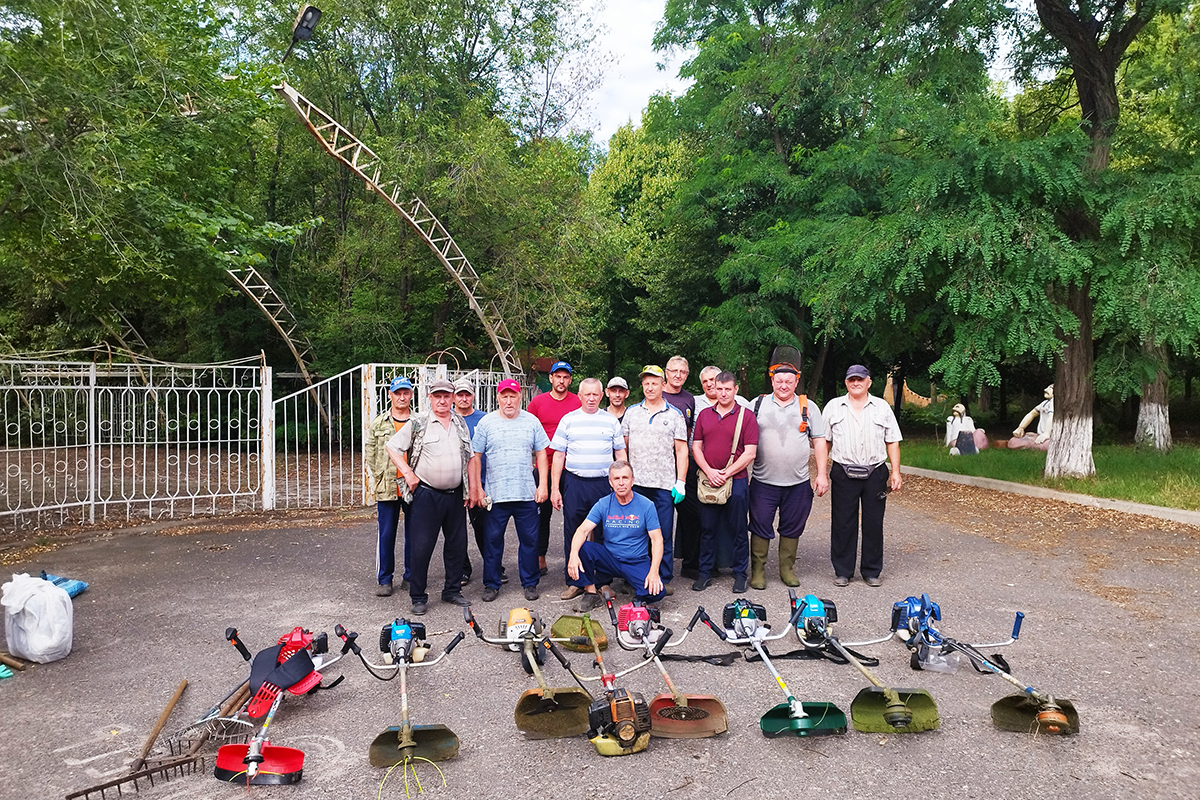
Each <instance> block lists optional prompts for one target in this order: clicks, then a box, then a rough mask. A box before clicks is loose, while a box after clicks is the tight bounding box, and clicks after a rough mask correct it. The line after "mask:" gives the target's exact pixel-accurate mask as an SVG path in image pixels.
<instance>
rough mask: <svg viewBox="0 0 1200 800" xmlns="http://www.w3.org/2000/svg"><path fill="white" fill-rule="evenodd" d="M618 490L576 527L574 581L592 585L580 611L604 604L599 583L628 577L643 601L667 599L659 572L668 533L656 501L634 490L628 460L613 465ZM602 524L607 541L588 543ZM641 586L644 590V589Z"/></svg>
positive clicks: (571, 561)
mask: <svg viewBox="0 0 1200 800" xmlns="http://www.w3.org/2000/svg"><path fill="white" fill-rule="evenodd" d="M608 485H609V486H611V487H612V493H611V494H609V495H608V496H606V497H602V498H600V500H599V501H598V502H597V503H596V504H595V505H594V506H592V510H591V511H589V512H588V515H587V519H585V520H584V521H583V524H581V525H580V526H579V527H578V528H576V529H575V536H574V537H573V538H572V539H571V555H570V558H568V560H567V574H568V575H570V576H571V580H572V581H577V582H579V583H582V584H584V585H585V586H586V594H584V595H583V596H582V597H580V598H579V602H578V603H577V604H576V606H575V610H576V611H590V610H591V609H593V608H595V607H596V606H598V605H599V604H600V595H599V594H597V593H596V585H597V584H599V585H601V586H607V585H608V584H609V583H611V582H612V580H613V578H615V577H618V576H619V577H622V578H624V579H625V580H626V581H628V582H629V585H630V586H633V587H635V588H634V594H635V596H636V597H637V599H638V600H642V601H643V602H647V603H651V602H657V601H658V600H661V599H662V597H663V583H662V578H661V577H660V576H659V564H660V563H661V562H662V555H663V537H662V528H661V527H660V526H659V522H658V512H657V511H656V510H655V508H654V503H652V502H650V501H649V500H647V499H646V498H645V497H642V496H641V495H640V494H636V493H634V491H633V467H631V466H629V462H628V461H614V462H613V463H612V465H611V466H609V468H608ZM597 525H599V526H600V528H601V530H602V531H603V533H604V543H603V544H597V543H596V542H592V541H588V537H589V535H590V534H591V532H592V531H593V530H594V529H595V528H596V526H597ZM638 587H640V588H638Z"/></svg>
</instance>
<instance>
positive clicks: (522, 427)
mask: <svg viewBox="0 0 1200 800" xmlns="http://www.w3.org/2000/svg"><path fill="white" fill-rule="evenodd" d="M549 446H550V439H549V438H548V437H547V436H546V430H545V429H544V428H543V427H542V423H540V422H538V418H537V417H535V416H534V415H533V414H530V413H529V412H528V411H520V412H518V413H517V416H516V417H514V418H513V419H507V418H505V416H504V415H503V414H501V413H500V412H499V411H493V412H492V413H490V414H488V415H486V416H484V418H483V419H482V420H480V422H479V424H478V425H476V426H475V435H474V436H472V437H471V447H472V448H473V449H474V450H475V452H476V453H480V454H482V455H483V457H485V458H486V459H487V472H485V473H484V484H485V485H486V486H487V488H488V494H489V495H490V496H491V498H492V502H493V503H513V502H517V501H521V500H532V499H533V493H534V491H535V490H536V489H537V484H536V483H534V480H533V470H532V468H531V465H532V463H533V455H534V453H536V452H537V451H538V450H545V449H546V448H547V447H549ZM547 469H549V467H548V466H547Z"/></svg>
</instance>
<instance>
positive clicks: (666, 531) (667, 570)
mask: <svg viewBox="0 0 1200 800" xmlns="http://www.w3.org/2000/svg"><path fill="white" fill-rule="evenodd" d="M633 490H634V491H635V492H637V493H638V494H640V495H641V496H642V497H644V498H646V499H647V500H649V501H650V502H651V503H654V510H655V511H656V512H658V526H659V527H660V528H662V539H663V556H662V563H661V564H659V566H658V576H659V577H660V578H662V582H663V583H664V584H666V583H670V582H671V577H672V576H673V575H674V574H675V569H674V568H675V547H674V544H673V540H674V538H675V501H674V500H673V499H671V490H670V489H650V488H647V487H645V486H634V487H633Z"/></svg>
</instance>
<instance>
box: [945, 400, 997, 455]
mask: <svg viewBox="0 0 1200 800" xmlns="http://www.w3.org/2000/svg"><path fill="white" fill-rule="evenodd" d="M945 443H946V445H947V446H949V448H950V455H952V456H958V455H963V456H973V455H975V454H976V453H978V452H979V451H980V450H983V449H984V448H986V447H987V434H986V433H985V432H984V431H983V430H981V429H979V428H976V427H975V421H974V420H973V419H971V418H970V417H969V416H967V407H966V406H964V405H963V404H962V403H958V404H956V405H955V406H954V408H952V409H951V415H950V416H949V417H946V442H945Z"/></svg>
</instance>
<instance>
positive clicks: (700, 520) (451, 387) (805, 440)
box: [368, 356, 902, 615]
mask: <svg viewBox="0 0 1200 800" xmlns="http://www.w3.org/2000/svg"><path fill="white" fill-rule="evenodd" d="M688 375H689V367H688V363H687V360H686V359H684V358H683V357H681V356H675V357H673V358H672V359H670V360H669V361H668V362H667V365H666V369H665V370H664V369H663V368H661V367H658V366H656V365H647V366H646V367H644V368H643V369H642V371H641V373H640V375H639V378H640V381H641V389H642V398H643V399H642V400H641V402H638V403H635V404H633V405H631V406H626V400H627V399H628V397H629V385H628V383H627V382H626V381H625V380H624V379H623V378H620V377H616V378H613V379H611V380H610V381H609V382H608V384H607V386H605V385H604V384H602V383H601V382H600V381H599V380H597V379H595V378H585V379H583V380H582V381H580V383H579V385H578V393H577V394H576V393H574V392H572V391H571V390H570V387H571V383H572V381H573V379H574V374H573V369H572V367H571V365H570V364H568V363H567V362H565V361H559V362H556V363H554V364H553V365H552V366H551V369H550V374H549V380H550V390H549V391H547V392H543V393H542V394H539V395H537V396H536V397H535V398H533V400H532V401H531V402H530V403H529V405H528V408H527V409H522V408H521V387H520V385H519V384H518V383H517V381H515V380H513V379H506V380H504V381H501V382H500V384H499V385H498V386H497V390H496V391H497V405H498V408H497V410H496V411H493V412H491V413H490V414H483V413H482V412H481V411H478V410H476V409H475V408H474V389H473V387H472V386H471V384H470V383H469V382H466V381H459V382H457V383H453V384H452V383H450V382H449V381H446V380H436V381H434V382H433V383H431V384H430V386H429V408H428V410H427V411H426V412H424V413H421V414H413V413H412V412H411V403H412V385H411V383H410V382H409V380H408V379H407V378H403V377H400V378H396V379H394V380H393V381H392V382H391V384H390V385H389V396H390V399H391V404H390V407H389V408H388V409H387V410H386V411H384V412H383V413H382V414H380V415H379V416H378V417H376V419H375V420H373V422H372V425H371V442H370V446H369V453H368V456H369V457H368V464H369V467H370V469H371V472H372V475H373V478H374V487H375V495H376V500H377V504H378V507H379V537H378V547H377V558H376V567H377V578H378V589H377V593H378V594H380V595H385V596H386V595H390V594H391V593H392V583H393V579H394V572H395V563H394V550H395V540H396V531H397V529H398V522H399V519H400V517H401V516H403V518H404V525H405V529H404V551H403V552H404V574H403V583H402V588H403V587H404V586H407V588H408V591H409V595H410V597H411V599H412V605H413V613H414V614H415V615H421V614H424V613H426V611H427V609H428V602H429V596H428V592H427V582H428V581H427V575H428V568H429V562H430V560H431V557H432V554H433V551H434V549H435V545H436V543H437V539H438V536H439V533H440V534H441V536H442V537H443V539H444V542H443V547H442V552H443V562H444V567H445V583H444V585H443V588H442V594H441V598H442V600H443V601H444V602H447V603H453V604H457V605H467V604H468V603H469V601H468V600H467V599H466V598H464V597H463V594H462V586H464V585H465V584H467V583H468V582H470V580H471V577H472V572H473V570H472V567H471V563H470V560H469V557H468V555H467V545H466V542H467V536H466V528H467V521H468V519H469V520H470V524H471V526H472V528H473V529H474V533H475V541H476V544H477V546H478V548H479V552H480V554H481V556H482V563H483V567H482V580H483V595H482V599H483V600H484V601H485V602H490V601H493V600H495V599H496V598H497V597H498V596H499V593H500V590H501V585H502V584H503V583H505V582H506V581H507V575H506V574H505V573H504V569H503V566H502V561H503V555H504V539H505V530H506V529H507V527H508V523H509V520H512V522H513V526H514V527H515V529H516V534H517V565H518V572H519V576H520V580H521V585H522V587H523V589H524V596H525V598H526V599H527V600H536V599H538V597H539V596H540V592H539V588H538V587H539V583H540V579H541V578H542V577H544V576H545V575H546V574H547V573H548V571H549V569H548V566H547V562H546V555H547V553H548V552H549V545H550V538H551V536H550V529H551V519H552V515H553V513H554V511H555V510H558V511H561V513H562V517H563V532H564V536H563V555H564V560H565V570H564V575H563V580H564V582H565V584H566V588H565V589H564V590H563V592H562V595H561V596H562V598H563V599H572V598H576V605H575V608H576V609H577V610H581V611H583V610H589V609H591V608H594V607H596V606H597V605H598V604H599V603H600V602H601V601H602V599H603V596H604V593H607V592H609V591H610V590H609V589H608V586H609V585H610V584H611V583H612V582H613V581H614V580H616V579H623V580H624V581H625V582H626V583H627V584H628V586H629V589H630V590H631V591H632V592H633V594H634V595H635V597H636V598H637V599H640V600H643V601H645V602H648V603H654V602H657V601H659V600H661V599H662V598H663V597H664V596H665V595H668V594H672V593H673V591H674V590H673V587H672V586H671V583H672V580H673V578H674V577H675V575H676V569H675V560H676V559H679V560H680V562H681V564H680V568H679V571H678V574H680V575H681V576H684V577H687V578H689V579H691V580H692V581H693V582H692V589H693V590H695V591H703V590H704V589H706V588H707V587H708V586H709V585H710V584H711V579H712V576H713V574H714V573H715V572H716V570H717V569H719V568H723V567H727V568H729V569H730V570H731V571H732V574H733V579H734V583H733V590H734V592H735V593H742V592H745V591H746V590H747V587H748V586H749V587H752V588H755V589H764V588H766V562H767V558H768V556H769V553H770V543H771V540H772V539H774V538H776V533H778V538H779V546H778V560H779V577H780V579H781V580H782V581H783V582H784V583H785V584H786V585H788V586H798V585H799V579H798V578H797V577H796V575H795V570H794V564H795V561H796V554H797V549H798V542H799V538H800V536H801V534H803V532H804V529H805V525H806V523H807V521H808V517H809V514H810V512H811V510H812V504H813V497H814V494H815V495H816V496H823V495H824V494H826V493H827V492H830V493H831V512H830V513H831V546H830V557H831V561H832V564H833V568H834V584H835V585H837V586H846V585H847V584H848V583H849V582H850V580H851V578H852V577H853V576H854V573H855V567H856V561H859V558H858V549H859V548H858V539H859V529H860V524H859V523H860V512H861V531H862V555H861V561H859V563H858V571H859V573H860V574H861V576H862V578H863V580H864V581H865V582H866V583H867V584H868V585H870V586H879V585H880V582H881V578H880V574H881V572H882V569H883V514H884V509H885V507H886V498H887V493H888V492H889V491H893V490H897V489H899V488H900V487H901V485H902V479H901V476H900V447H899V442H900V439H901V436H900V430H899V427H898V425H897V424H896V419H895V416H894V414H893V413H892V409H891V407H890V406H889V405H887V403H885V402H884V401H883V400H881V399H879V398H878V397H874V396H872V395H871V394H870V393H869V389H870V386H871V378H870V373H869V372H868V371H867V369H866V368H865V367H862V366H860V365H856V366H852V367H850V369H849V370H847V372H846V379H845V385H846V390H847V394H846V395H844V396H841V397H837V398H834V399H833V400H830V401H829V402H828V403H827V404H826V406H825V409H824V411H822V410H821V409H820V408H819V407H818V406H817V404H816V403H814V402H813V401H812V400H810V399H808V398H807V397H806V396H804V395H803V394H797V388H798V386H799V381H800V369H799V365H796V364H790V363H781V364H774V365H772V366H771V369H770V375H769V377H770V381H771V393H770V394H765V395H762V396H760V397H758V398H756V399H755V400H753V401H747V400H745V399H744V398H742V397H741V396H740V395H738V393H737V389H738V387H737V379H736V376H734V375H733V374H732V373H731V372H728V371H723V370H720V369H718V368H717V367H705V368H704V369H703V370H701V373H700V381H701V386H702V387H703V389H704V393H703V394H702V395H695V396H693V395H692V394H691V393H689V392H687V391H685V390H684V388H683V386H684V383H685V382H686V381H687V378H688ZM605 396H607V398H608V401H609V402H608V405H607V407H605V408H601V401H602V398H604V397H605ZM810 454H811V455H815V465H816V475H815V478H812V477H811V476H810V474H809V472H810V471H809V461H810ZM831 462H832V464H831ZM885 465H886V466H887V469H885V468H884V467H885ZM776 519H778V523H776Z"/></svg>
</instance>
